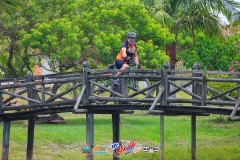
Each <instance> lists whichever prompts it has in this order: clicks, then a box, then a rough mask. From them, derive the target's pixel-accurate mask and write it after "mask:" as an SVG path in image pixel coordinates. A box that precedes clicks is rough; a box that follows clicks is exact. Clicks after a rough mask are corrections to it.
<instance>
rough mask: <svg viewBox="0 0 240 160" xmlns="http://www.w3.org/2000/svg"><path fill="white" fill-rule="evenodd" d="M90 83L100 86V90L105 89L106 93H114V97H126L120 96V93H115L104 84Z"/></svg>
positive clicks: (91, 81)
mask: <svg viewBox="0 0 240 160" xmlns="http://www.w3.org/2000/svg"><path fill="white" fill-rule="evenodd" d="M89 82H90V83H92V84H94V85H96V86H98V87H100V88H102V89H104V90H106V91H108V92H110V93H112V94H114V95H117V96H119V97H124V95H122V94H120V93H118V92H116V91H113V90H112V89H109V88H107V87H105V86H103V85H102V84H99V83H97V82H94V81H93V80H89Z"/></svg>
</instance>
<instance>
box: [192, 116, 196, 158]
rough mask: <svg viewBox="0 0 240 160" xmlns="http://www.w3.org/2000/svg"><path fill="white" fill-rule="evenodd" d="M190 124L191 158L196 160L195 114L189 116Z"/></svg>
mask: <svg viewBox="0 0 240 160" xmlns="http://www.w3.org/2000/svg"><path fill="white" fill-rule="evenodd" d="M191 126H192V160H196V148H197V147H196V146H197V144H196V115H192V117H191Z"/></svg>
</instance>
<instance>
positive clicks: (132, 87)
mask: <svg viewBox="0 0 240 160" xmlns="http://www.w3.org/2000/svg"><path fill="white" fill-rule="evenodd" d="M149 86H151V83H150V81H149V80H148V79H144V80H142V81H136V80H135V79H134V78H133V79H131V80H130V82H129V83H128V93H129V94H131V93H133V92H137V91H140V90H142V89H144V88H147V87H149ZM152 94H153V90H152V89H149V90H147V91H145V92H143V93H141V94H139V95H138V96H137V97H136V98H149V97H151V96H152ZM128 103H129V104H140V103H141V102H128Z"/></svg>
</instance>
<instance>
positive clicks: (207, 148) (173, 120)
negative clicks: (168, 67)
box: [0, 112, 240, 160]
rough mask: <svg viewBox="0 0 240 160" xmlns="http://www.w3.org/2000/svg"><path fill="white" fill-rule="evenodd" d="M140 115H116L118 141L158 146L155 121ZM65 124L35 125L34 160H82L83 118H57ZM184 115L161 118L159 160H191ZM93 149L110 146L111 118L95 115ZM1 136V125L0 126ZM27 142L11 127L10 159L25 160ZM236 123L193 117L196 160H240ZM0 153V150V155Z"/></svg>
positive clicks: (22, 125)
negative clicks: (162, 154) (162, 135)
mask: <svg viewBox="0 0 240 160" xmlns="http://www.w3.org/2000/svg"><path fill="white" fill-rule="evenodd" d="M144 114H145V112H142V113H141V112H137V114H133V115H122V116H121V133H120V134H121V140H134V141H135V142H136V143H138V144H141V145H150V146H154V145H157V146H159V143H160V136H159V135H160V129H159V125H160V118H159V116H145V115H144ZM61 115H62V116H63V117H64V118H65V120H66V122H67V123H66V124H58V125H53V124H44V125H43V124H36V126H35V142H34V159H37V160H41V159H71V160H72V159H73V160H75V159H76V160H79V159H85V155H84V154H83V153H82V152H81V148H82V146H83V145H84V144H85V141H86V125H85V123H86V120H85V116H84V115H73V114H71V113H64V114H61ZM190 119H191V118H190V117H189V116H177V117H169V116H168V117H167V116H166V117H165V159H166V160H189V159H190V157H191V148H190V146H191V121H190ZM94 124H95V126H94V127H95V128H94V133H95V139H94V141H95V145H110V144H111V141H112V129H111V116H110V115H95V121H94ZM0 125H1V127H0V133H1V135H0V136H1V137H2V128H3V127H2V123H1V124H0ZM26 142H27V127H26V121H17V122H13V123H12V125H11V133H10V159H13V160H21V159H25V154H26ZM239 142H240V123H239V122H234V123H233V122H228V121H227V117H222V118H221V119H220V118H219V116H218V115H215V116H209V117H197V159H200V160H201V159H202V160H227V159H228V160H238V159H240V143H239ZM0 151H1V150H0ZM108 153H109V154H107V155H95V159H99V160H103V159H104V160H105V159H106V160H108V159H112V156H111V154H110V152H108ZM159 155H160V153H159V152H157V153H153V154H151V153H144V152H143V151H140V152H138V153H135V154H132V155H123V156H122V157H121V159H123V160H124V159H126V160H127V159H134V160H139V159H140V160H141V159H144V160H145V159H147V160H153V159H159Z"/></svg>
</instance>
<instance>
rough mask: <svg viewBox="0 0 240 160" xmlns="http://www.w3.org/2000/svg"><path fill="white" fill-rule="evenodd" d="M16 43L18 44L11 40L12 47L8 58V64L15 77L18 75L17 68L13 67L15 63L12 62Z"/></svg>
mask: <svg viewBox="0 0 240 160" xmlns="http://www.w3.org/2000/svg"><path fill="white" fill-rule="evenodd" d="M15 45H16V44H15V41H14V40H11V43H10V48H9V55H8V59H7V66H8V67H9V69H10V71H11V73H12V75H13V77H17V72H16V69H15V68H14V67H13V65H12V63H11V61H12V57H13V52H14V48H15Z"/></svg>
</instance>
